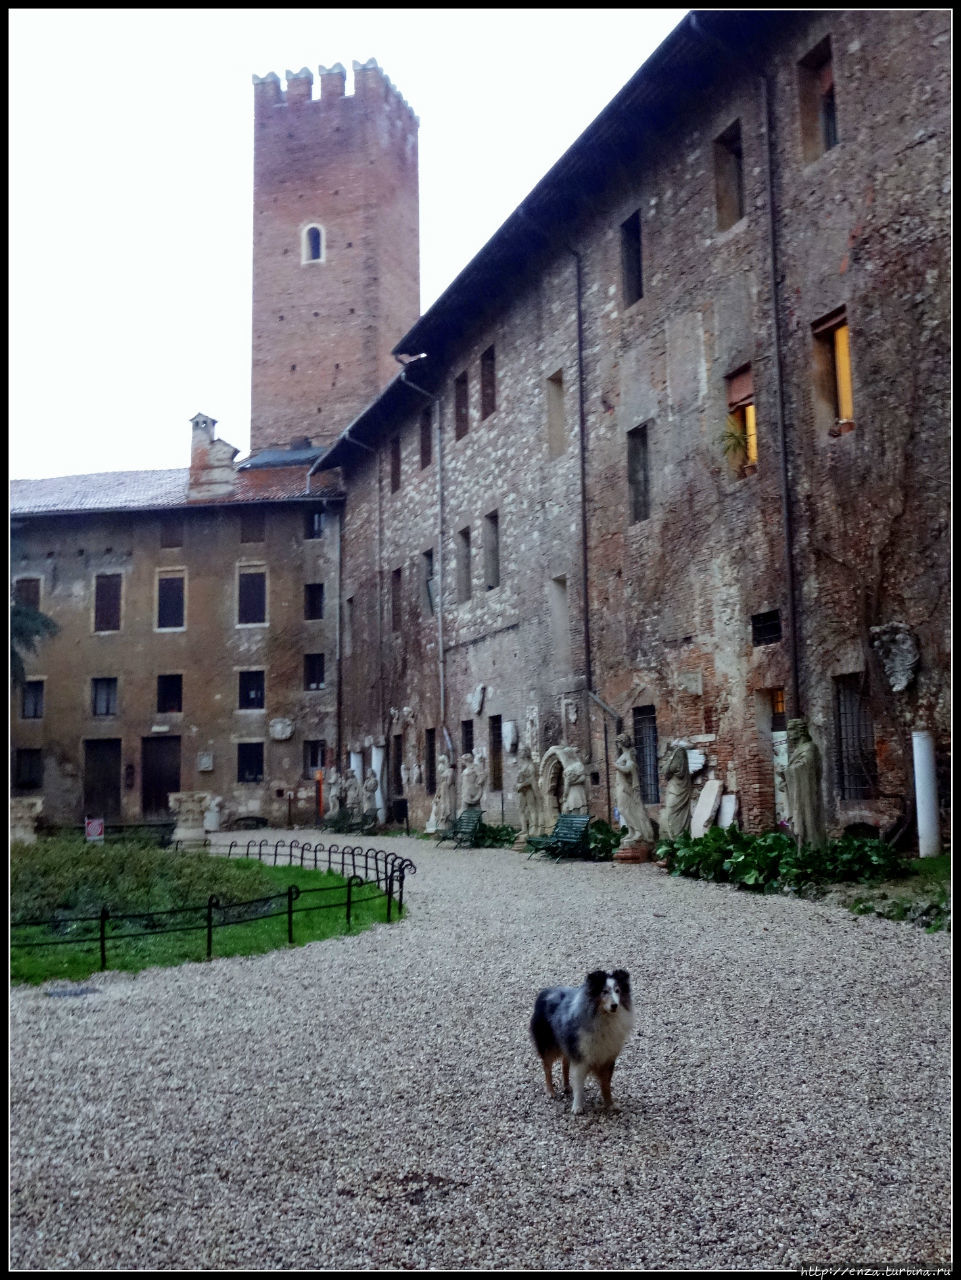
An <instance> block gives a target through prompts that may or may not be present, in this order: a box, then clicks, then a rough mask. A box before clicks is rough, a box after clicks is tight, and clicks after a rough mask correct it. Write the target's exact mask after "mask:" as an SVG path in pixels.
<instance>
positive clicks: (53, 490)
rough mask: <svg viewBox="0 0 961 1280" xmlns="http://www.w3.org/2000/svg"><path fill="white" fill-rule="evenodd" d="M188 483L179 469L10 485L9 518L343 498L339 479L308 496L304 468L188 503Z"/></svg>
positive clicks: (242, 481) (245, 480)
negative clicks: (298, 499) (295, 499)
mask: <svg viewBox="0 0 961 1280" xmlns="http://www.w3.org/2000/svg"><path fill="white" fill-rule="evenodd" d="M189 479H190V471H189V469H188V468H187V467H178V468H175V469H174V470H170V471H99V472H95V473H93V474H92V475H82V476H52V477H50V478H49V479H43V480H11V482H10V514H11V515H12V516H27V515H54V514H57V515H60V514H63V515H65V514H68V513H74V512H76V513H83V512H93V511H157V510H165V509H168V508H173V507H193V506H207V505H208V504H210V505H212V504H216V505H218V506H219V505H221V504H223V503H233V502H282V501H285V500H288V499H291V498H301V499H310V498H334V497H337V496H338V495H339V494H340V492H341V489H340V486H339V485H338V484H337V483H336V477H335V476H332V475H329V474H322V475H319V476H316V477H314V478H313V479H312V480H311V485H310V493H308V492H307V472H306V469H305V468H304V467H303V466H294V467H271V468H269V469H267V470H263V471H257V470H251V471H238V472H237V478H236V484H235V487H234V491H233V493H229V494H222V495H219V496H211V497H205V498H203V499H199V500H197V499H194V500H191V499H188V497H187V485H188V482H189Z"/></svg>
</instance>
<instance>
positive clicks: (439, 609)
mask: <svg viewBox="0 0 961 1280" xmlns="http://www.w3.org/2000/svg"><path fill="white" fill-rule="evenodd" d="M425 356H426V352H425V353H423V354H421V355H419V356H415V357H414V360H423V359H424V358H425ZM394 359H395V360H398V362H399V363H402V362H400V360H399V357H398V356H395V357H394ZM410 363H411V364H413V360H412V361H411V362H410ZM407 368H408V366H407V365H406V364H405V365H404V366H403V368H402V370H401V375H400V376H401V380H402V381H403V382H406V383H407V385H408V386H409V387H411V388H412V389H413V390H414V391H419V392H420V394H421V395H422V396H424V398H425V399H426V400H428V401H429V402H430V404H431V406H432V407H433V406H434V405H435V404H436V403H437V396H433V395H431V393H430V392H429V391H425V390H424V388H423V387H419V386H418V385H417V383H416V382H411V380H410V378H408V376H407ZM436 418H437V421H436V423H435V424H434V431H435V434H434V438H435V441H436V444H437V599H436V601H435V610H436V613H437V684H438V688H439V690H440V727H441V730H442V731H443V734H444V737H445V739H446V743H445V745H448V744H449V743H450V740H451V739H450V734H449V733H448V732H447V672H446V667H445V657H444V458H443V453H442V444H441V433H440V412H439V411H438V413H437V414H436ZM449 750H450V747H449V745H448V751H449ZM451 763H452V764H453V760H452V761H451Z"/></svg>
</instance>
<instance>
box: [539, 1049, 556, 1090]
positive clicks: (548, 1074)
mask: <svg viewBox="0 0 961 1280" xmlns="http://www.w3.org/2000/svg"><path fill="white" fill-rule="evenodd" d="M556 1060H557V1054H552V1053H545V1054H544V1056H543V1057H542V1058H541V1062H542V1063H543V1064H544V1079H545V1081H546V1082H547V1092H548V1095H549V1096H550V1097H552V1098H556V1097H557V1094H556V1093H555V1092H554V1076H553V1069H554V1063H555V1062H556Z"/></svg>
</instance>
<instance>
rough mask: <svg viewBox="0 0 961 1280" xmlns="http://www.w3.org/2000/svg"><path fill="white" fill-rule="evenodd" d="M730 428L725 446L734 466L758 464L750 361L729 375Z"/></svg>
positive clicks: (728, 406)
mask: <svg viewBox="0 0 961 1280" xmlns="http://www.w3.org/2000/svg"><path fill="white" fill-rule="evenodd" d="M726 382H727V429H726V431H725V450H726V452H727V455H728V458H729V459H730V461H731V464H732V466H734V467H735V469H736V470H738V471H741V472H742V473H743V468H744V467H754V466H756V465H757V415H756V413H755V408H754V374H753V372H752V370H751V366H750V365H749V364H746V365H744V367H743V368H741V369H738V370H737V371H736V372H735V373H732V374H731V375H730V376H729V377H728V378H727V379H726Z"/></svg>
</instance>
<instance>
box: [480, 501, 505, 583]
mask: <svg viewBox="0 0 961 1280" xmlns="http://www.w3.org/2000/svg"><path fill="white" fill-rule="evenodd" d="M484 578H485V585H486V587H487V590H488V591H493V590H494V588H495V587H499V586H500V584H501V545H500V518H499V516H498V514H497V512H496V511H491V512H490V513H489V514H488V515H486V516H485V517H484Z"/></svg>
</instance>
